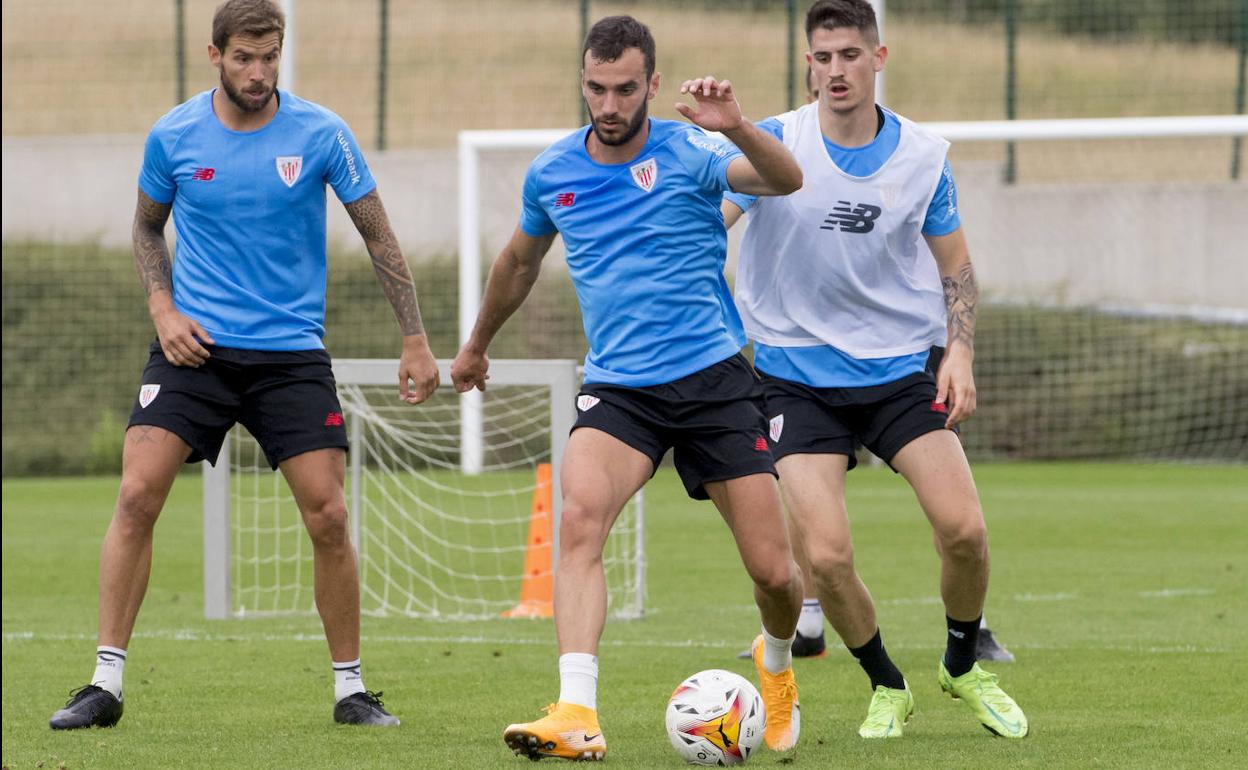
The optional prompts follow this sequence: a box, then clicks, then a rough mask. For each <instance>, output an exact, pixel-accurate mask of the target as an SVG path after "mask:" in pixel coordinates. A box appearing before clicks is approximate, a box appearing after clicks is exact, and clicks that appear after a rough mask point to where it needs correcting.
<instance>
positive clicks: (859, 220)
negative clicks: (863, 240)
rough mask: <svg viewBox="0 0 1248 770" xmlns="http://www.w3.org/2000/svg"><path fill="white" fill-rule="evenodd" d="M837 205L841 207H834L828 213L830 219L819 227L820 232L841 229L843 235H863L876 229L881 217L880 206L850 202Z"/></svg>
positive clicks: (840, 202)
mask: <svg viewBox="0 0 1248 770" xmlns="http://www.w3.org/2000/svg"><path fill="white" fill-rule="evenodd" d="M837 203H839V204H841V205H839V206H833V207H832V210H831V211H830V212H828V218H827V219H825V220H823V224H822V225H820V226H819V229H820V230H836V229H837V228H838V227H839V228H840V231H841V232H843V233H857V234H859V235H862V234H864V233H869V232H871V231H872V230H874V229H875V220H876V219H877V218H879V216H880V207H879V206H872V205H871V204H869V203H859V204H857V205H854V204H852V203H850V202H849V201H837ZM851 206H852V208H851Z"/></svg>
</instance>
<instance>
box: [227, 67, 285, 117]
mask: <svg viewBox="0 0 1248 770" xmlns="http://www.w3.org/2000/svg"><path fill="white" fill-rule="evenodd" d="M221 90H222V91H224V92H225V95H226V97H227V98H228V99H229V100H230V101H231V102H233V103H234V106H235V107H237V108H239V109H240V110H242V111H243V112H260V111H261V110H263V109H264V108H265V107H268V106H269V100H271V99H272V98H273V95H274V94H276V93H277V78H276V77H274V78H273V87H272V88H270V89H269V93H268V95H267V96H265V97H264V99H263V100H261V101H260V102H253V101H251V100H249V99H246V98H245V97H244V96H243V94H242V92H241V91H239V90H237V89H236V88H234V86H232V85H230V81H228V80H226V79H225V70H221Z"/></svg>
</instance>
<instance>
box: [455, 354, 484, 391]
mask: <svg viewBox="0 0 1248 770" xmlns="http://www.w3.org/2000/svg"><path fill="white" fill-rule="evenodd" d="M489 369H490V358H489V356H487V355H486V354H485V353H481V352H477V351H475V350H471V349H469V348H467V347H465V348H464V349H463V350H461V351H459V355H457V356H455V361H454V362H453V363H452V364H451V382H452V383H454V385H455V390H457V391H458V392H460V393H467V392H468V391H470V390H472V389H473V388H476V389H477V390H485V383H486V380H488V379H490V375H489V374H488V372H489Z"/></svg>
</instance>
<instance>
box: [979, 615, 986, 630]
mask: <svg viewBox="0 0 1248 770" xmlns="http://www.w3.org/2000/svg"><path fill="white" fill-rule="evenodd" d="M979 627H980V628H981V629H984V628H987V627H988V620H987V618H985V617H984V616H983V615H980V616H979Z"/></svg>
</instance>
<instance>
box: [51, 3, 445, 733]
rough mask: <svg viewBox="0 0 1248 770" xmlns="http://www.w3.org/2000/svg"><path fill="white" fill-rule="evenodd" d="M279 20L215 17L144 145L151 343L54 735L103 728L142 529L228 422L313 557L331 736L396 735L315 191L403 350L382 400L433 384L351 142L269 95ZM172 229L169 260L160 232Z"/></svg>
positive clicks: (325, 119) (139, 231) (142, 220)
mask: <svg viewBox="0 0 1248 770" xmlns="http://www.w3.org/2000/svg"><path fill="white" fill-rule="evenodd" d="M284 29H285V19H284V17H283V14H282V11H281V9H280V8H278V7H277V5H276V4H275V3H273V2H271V0H230V1H229V2H227V3H225V4H223V5H222V6H220V7H219V8H218V9H217V11H216V14H215V15H214V18H213V29H212V44H211V45H210V46H209V47H208V53H209V58H210V61H211V62H212V64H213V66H215V67H216V68H217V69H218V70H219V72H220V76H221V83H220V86H219V87H218V88H214V89H213V90H211V91H206V92H204V93H202V94H199V95H198V96H195V97H193V98H192V99H191V100H190V101H188V102H186V103H184V104H182V105H180V106H178V107H176V108H175V109H174V110H173V111H172V112H170V113H169V114H167V115H165V116H164V117H163V118H161V119H160V120H159V121H158V122H157V123H156V125H155V127H154V128H153V129H152V132H151V134H150V135H149V136H148V139H147V146H146V149H145V151H144V158H143V168H142V171H141V172H140V175H139V194H138V208H137V211H136V214H135V221H134V253H135V262H136V264H137V267H138V272H139V277H140V278H141V280H142V283H143V287H144V289H145V290H146V292H147V302H148V309H149V311H150V313H151V316H152V322H153V323H154V325H155V327H156V334H157V338H158V339H157V342H155V343H154V344H153V345H152V347H151V355H150V359H149V361H148V364H147V367H146V368H145V369H144V371H143V381H142V387H141V389H140V392H139V396H138V398H137V399H136V401H135V404H134V409H133V412H132V413H131V416H130V424H129V427H128V428H127V430H126V437H125V449H124V454H123V458H122V477H121V490H120V494H119V495H118V501H117V508H116V512H115V513H114V515H113V519H112V522H111V523H110V525H109V528H108V533H107V534H106V535H105V537H104V546H103V549H102V553H101V557H100V627H99V648H98V649H97V652H96V669H95V674H94V675H93V676H92V678H91V681H90V683H89V684H87V685H86V686H84V687H82V688H79V689H78V690H76V691H75V692H74V693H73V694H72V697H71V699H70V701H69V703H67V704H66V706H65V708H63V709H61V710H60V711H57V712H56V713H55V714H53V715H52V719H51V726H52V728H53V729H73V728H80V727H92V726H99V727H111V726H112V725H114V724H116V723H117V720H119V719H120V718H121V715H122V702H123V701H122V673H123V670H124V666H125V662H126V650H127V647H128V645H129V642H130V636H131V633H132V631H133V629H134V622H135V618H136V617H137V615H138V612H139V606H140V604H141V603H142V601H143V594H144V593H145V591H146V590H147V581H148V576H149V574H150V571H151V560H152V530H153V526H154V525H155V523H156V519H157V517H158V516H159V515H160V511H161V509H162V508H163V506H164V503H165V499H166V497H167V496H168V494H169V490H170V488H171V487H172V485H173V480H174V478H175V477H176V476H177V474H178V470H179V469H180V468H181V467H182V465H183V464H184V463H187V462H197V461H199V460H204V459H206V460H208V461H209V462H215V461H216V460H217V457H218V453H219V451H220V450H221V446H222V442H223V440H224V439H225V436H226V434H227V432H228V431H229V430H230V428H231V427H232V426H233V425H234V424H235V423H236V422H238V423H242V424H243V425H244V426H246V427H247V429H248V430H249V431H250V432H251V433H252V435H253V436H255V437H256V439H257V440H258V441H259V443H260V446H261V448H262V449H263V450H264V453H265V456H266V457H267V459H268V461H269V463H270V464H271V465H272V466H273V468H274V469H280V470H281V472H282V475H283V476H285V478H286V481H287V483H288V484H289V485H290V489H291V492H292V493H293V495H294V498H295V502H296V503H297V504H298V507H299V512H300V514H301V515H302V516H303V521H304V524H305V526H306V527H307V530H308V534H309V535H310V537H311V540H312V547H313V553H314V565H315V583H316V606H317V609H318V610H319V612H320V615H321V621H322V623H323V625H324V628H325V637H326V640H327V641H328V642H329V651H330V656H331V659H332V661H333V670H334V678H335V687H334V690H335V707H334V720H335V721H337V722H341V723H347V724H366V725H397V724H398V720H397V719H395V718H394V717H393V716H391V715H390V714H389V713H387V712H386V710H385V709H384V708H383V706H382V703H381V700H380V698H379V696H380V693H373V692H369V691H367V690H366V689H365V688H364V683H363V679H362V677H361V674H360V660H359V658H360V630H359V620H360V596H359V582H358V574H357V571H356V561H355V550H354V548H353V546H352V544H351V538H350V533H349V530H348V528H347V506H346V501H345V499H344V496H343V476H344V470H345V454H346V452H345V449H346V446H347V434H346V429H345V427H344V425H343V416H342V407H341V406H340V405H339V403H338V397H337V393H336V390H335V385H334V376H333V372H332V370H331V366H330V358H329V355H328V354H327V353H326V352H325V348H324V345H323V344H322V342H321V338H322V336H323V334H324V331H325V329H324V317H325V281H326V255H325V205H326V201H325V186H326V185H327V184H328V185H329V186H331V187H333V189H334V193H335V194H336V195H337V196H338V199H339V200H340V201H342V203H343V204H344V205H345V207H346V209H347V212H348V213H349V214H350V216H351V219H352V221H353V222H354V223H355V226H356V228H357V229H358V230H359V232H360V235H362V236H363V238H364V243H365V245H366V246H367V248H368V252H369V255H370V256H371V258H372V261H373V266H374V268H375V269H376V272H377V276H378V278H379V279H380V282H381V284H382V288H383V289H384V291H385V294H386V297H387V298H388V299H389V301H390V303H391V305H393V307H394V312H395V315H396V317H397V318H398V321H399V326H400V328H401V329H402V333H403V352H402V356H401V358H400V361H399V370H398V391H399V396H400V397H401V398H402V399H403V400H404V401H406V402H408V403H411V404H416V403H419V402H421V401H423V400H424V399H425V398H426V397H427V396H428V395H429V394H430V393H432V392H433V390H434V389H435V388H437V385H438V369H437V363H436V362H435V360H434V358H433V355H432V353H430V351H429V346H428V344H427V341H426V338H425V333H424V329H423V326H422V323H421V319H420V310H419V308H418V305H417V301H416V291H415V286H414V284H413V281H412V277H411V273H410V272H409V270H408V267H407V263H406V262H405V261H404V259H403V256H402V254H401V253H400V252H399V247H398V243H397V241H396V239H395V237H394V233H393V231H392V230H391V228H390V223H389V220H388V218H387V216H386V211H385V208H384V207H383V206H382V203H381V199H380V198H379V197H378V195H377V189H376V183H375V182H374V181H373V178H372V175H371V174H370V173H369V170H368V166H367V164H366V163H365V162H364V156H363V154H362V153H361V152H360V148H359V146H358V145H357V144H356V142H355V138H354V137H353V136H352V135H351V131H350V129H348V128H347V125H346V124H345V123H344V122H343V121H342V119H341V118H339V117H338V116H337V115H335V114H333V113H332V112H330V111H329V110H326V109H325V108H323V107H320V106H319V105H316V104H313V103H311V102H308V101H305V100H303V99H300V98H298V97H296V96H294V95H293V94H291V93H289V92H286V91H279V90H278V89H277V74H278V64H279V62H280V60H281V52H282V38H283V32H284ZM171 211H172V214H173V222H174V227H175V228H176V230H177V235H178V244H177V259H176V261H173V262H172V263H171V261H170V258H169V249H168V246H167V244H166V241H165V234H164V231H165V223H166V222H167V221H168V219H169V215H170V212H171Z"/></svg>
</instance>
